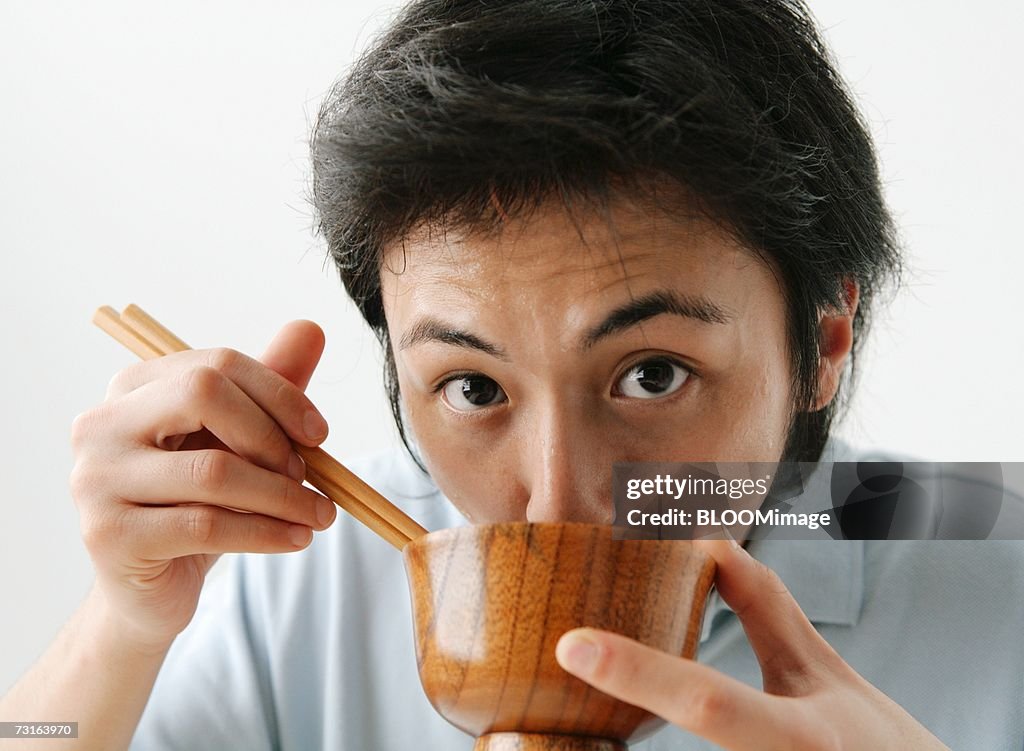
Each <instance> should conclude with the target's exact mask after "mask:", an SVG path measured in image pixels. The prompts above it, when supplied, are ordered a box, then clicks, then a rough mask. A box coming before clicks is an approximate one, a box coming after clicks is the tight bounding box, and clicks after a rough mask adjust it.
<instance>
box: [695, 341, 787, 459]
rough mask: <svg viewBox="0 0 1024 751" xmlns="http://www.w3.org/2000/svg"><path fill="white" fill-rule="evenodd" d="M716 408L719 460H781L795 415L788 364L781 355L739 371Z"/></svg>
mask: <svg viewBox="0 0 1024 751" xmlns="http://www.w3.org/2000/svg"><path fill="white" fill-rule="evenodd" d="M715 411H716V413H717V415H716V416H717V418H718V420H717V423H716V424H715V425H714V426H713V428H712V435H713V436H714V437H715V441H714V443H715V444H716V445H715V454H716V458H717V460H718V461H768V462H771V461H777V460H778V459H779V458H780V457H781V456H782V451H783V448H784V444H785V440H786V436H787V433H788V430H789V424H790V420H791V417H792V414H791V412H792V393H791V388H790V376H789V372H788V363H787V362H786V361H785V360H784V358H783V357H781V356H779V357H772V358H765V359H764V360H762V361H759V362H756V363H753V364H752V365H751V366H750V367H749V368H746V369H744V370H743V372H742V373H736V374H735V375H734V377H732V378H730V382H729V384H728V386H727V387H726V388H724V389H723V402H722V403H721V404H719V405H717V407H716V410H715Z"/></svg>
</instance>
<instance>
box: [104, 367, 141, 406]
mask: <svg viewBox="0 0 1024 751" xmlns="http://www.w3.org/2000/svg"><path fill="white" fill-rule="evenodd" d="M137 367H138V366H137V365H129V366H128V367H127V368H122V369H121V370H119V371H117V372H116V373H114V375H113V376H112V377H111V379H110V381H108V382H107V399H113V398H115V397H118V396H124V395H125V394H126V393H128V392H129V391H131V389H132V383H133V381H134V379H133V375H134V373H135V370H136V368H137Z"/></svg>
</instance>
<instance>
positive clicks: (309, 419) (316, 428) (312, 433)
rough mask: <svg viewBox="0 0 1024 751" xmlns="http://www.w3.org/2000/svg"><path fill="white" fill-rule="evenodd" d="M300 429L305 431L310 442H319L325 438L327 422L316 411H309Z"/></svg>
mask: <svg viewBox="0 0 1024 751" xmlns="http://www.w3.org/2000/svg"><path fill="white" fill-rule="evenodd" d="M302 429H303V430H305V431H306V438H308V439H309V440H311V441H319V440H322V439H324V438H326V437H327V420H325V419H324V418H323V416H322V415H321V414H320V413H319V412H317V411H316V410H312V409H311V410H309V412H307V413H306V416H305V417H304V418H303V422H302Z"/></svg>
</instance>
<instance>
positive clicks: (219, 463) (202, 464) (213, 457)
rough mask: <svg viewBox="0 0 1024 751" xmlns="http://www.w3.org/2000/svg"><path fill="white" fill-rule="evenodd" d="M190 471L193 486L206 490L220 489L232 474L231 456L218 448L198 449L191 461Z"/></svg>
mask: <svg viewBox="0 0 1024 751" xmlns="http://www.w3.org/2000/svg"><path fill="white" fill-rule="evenodd" d="M188 473H189V480H190V482H191V483H192V485H193V487H196V488H199V489H200V490H206V491H217V490H220V489H221V488H223V487H224V486H225V485H226V484H227V482H228V479H229V477H230V476H231V457H230V456H229V455H228V453H227V452H225V451H218V450H217V449H207V450H205V451H196V452H194V453H193V455H192V457H191V460H190V461H189V464H188Z"/></svg>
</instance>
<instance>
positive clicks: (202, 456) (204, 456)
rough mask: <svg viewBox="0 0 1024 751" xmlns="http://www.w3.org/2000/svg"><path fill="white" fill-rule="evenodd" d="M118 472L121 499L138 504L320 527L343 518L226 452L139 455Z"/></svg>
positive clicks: (295, 486)
mask: <svg viewBox="0 0 1024 751" xmlns="http://www.w3.org/2000/svg"><path fill="white" fill-rule="evenodd" d="M117 472H118V476H119V478H120V479H119V484H118V494H119V496H120V498H121V499H122V500H124V501H127V502H130V503H135V504H160V505H174V504H180V503H205V504H212V505H217V506H223V507H226V508H231V509H239V510H242V511H250V512H255V513H258V514H263V515H264V516H268V517H273V518H275V519H281V520H283V521H288V522H293V523H297V524H303V525H305V526H308V527H313V528H315V529H324V528H326V527H328V526H330V525H331V524H332V523H333V522H334V519H335V517H336V515H337V510H336V508H335V505H334V503H332V502H331V501H330V500H328V499H327V498H325V497H324V496H322V495H320V494H319V493H317V492H316V491H314V490H310V489H309V488H307V487H304V486H303V485H301V484H300V483H298V482H295V481H294V480H290V479H289V478H287V477H284V476H282V475H280V474H278V473H276V472H270V471H268V470H266V469H263V468H262V467H257V466H256V465H254V464H250V463H249V462H247V461H245V460H244V459H242V458H240V457H238V456H235V455H234V454H230V453H228V452H226V451H217V450H205V451H159V450H157V449H147V450H142V451H136V452H133V454H132V458H131V460H130V461H129V460H125V461H123V462H122V463H121V464H120V465H119V466H118V469H117Z"/></svg>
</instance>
